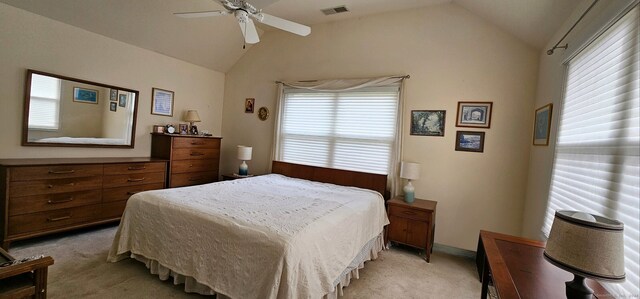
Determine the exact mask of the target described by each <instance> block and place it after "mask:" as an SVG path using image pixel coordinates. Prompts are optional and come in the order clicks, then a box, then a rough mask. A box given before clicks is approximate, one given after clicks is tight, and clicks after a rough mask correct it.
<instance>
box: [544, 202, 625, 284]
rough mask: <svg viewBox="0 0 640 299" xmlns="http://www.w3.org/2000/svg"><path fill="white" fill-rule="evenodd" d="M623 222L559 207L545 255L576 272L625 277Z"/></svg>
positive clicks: (606, 277)
mask: <svg viewBox="0 0 640 299" xmlns="http://www.w3.org/2000/svg"><path fill="white" fill-rule="evenodd" d="M623 229H624V225H623V224H622V222H620V221H617V220H613V219H608V218H605V217H601V216H597V215H591V214H587V213H581V212H576V211H556V214H555V218H554V219H553V225H552V226H551V232H550V233H549V239H548V240H547V245H546V248H545V250H544V257H545V258H546V259H547V260H548V261H549V262H551V263H552V264H554V265H555V266H557V267H559V268H561V269H564V270H566V271H569V272H571V273H573V274H575V275H579V276H582V277H588V278H592V279H599V280H607V281H623V280H624V279H625V272H624V242H623V240H624V235H623Z"/></svg>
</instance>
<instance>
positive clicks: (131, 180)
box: [127, 178, 145, 183]
mask: <svg viewBox="0 0 640 299" xmlns="http://www.w3.org/2000/svg"><path fill="white" fill-rule="evenodd" d="M144 179H145V178H141V179H127V182H130V183H133V182H142V181H144Z"/></svg>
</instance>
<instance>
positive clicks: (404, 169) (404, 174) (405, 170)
mask: <svg viewBox="0 0 640 299" xmlns="http://www.w3.org/2000/svg"><path fill="white" fill-rule="evenodd" d="M400 177H401V178H403V179H407V184H406V185H404V188H402V191H404V201H405V202H407V203H412V202H413V200H414V191H415V189H414V188H413V185H411V180H417V179H419V178H420V164H418V163H411V162H404V161H403V162H402V164H400Z"/></svg>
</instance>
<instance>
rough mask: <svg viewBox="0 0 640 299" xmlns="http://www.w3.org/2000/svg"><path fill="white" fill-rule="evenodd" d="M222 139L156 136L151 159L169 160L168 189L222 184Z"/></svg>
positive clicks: (153, 138) (152, 143) (169, 135)
mask: <svg viewBox="0 0 640 299" xmlns="http://www.w3.org/2000/svg"><path fill="white" fill-rule="evenodd" d="M221 139H222V138H221V137H203V136H193V135H177V134H173V135H172V134H152V138H151V156H152V157H156V158H160V159H167V160H169V171H168V172H167V186H168V187H184V186H191V185H199V184H205V183H211V182H217V181H218V169H219V163H220V141H221Z"/></svg>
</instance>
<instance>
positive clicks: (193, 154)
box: [191, 153, 204, 156]
mask: <svg viewBox="0 0 640 299" xmlns="http://www.w3.org/2000/svg"><path fill="white" fill-rule="evenodd" d="M191 156H204V154H203V153H191Z"/></svg>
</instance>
